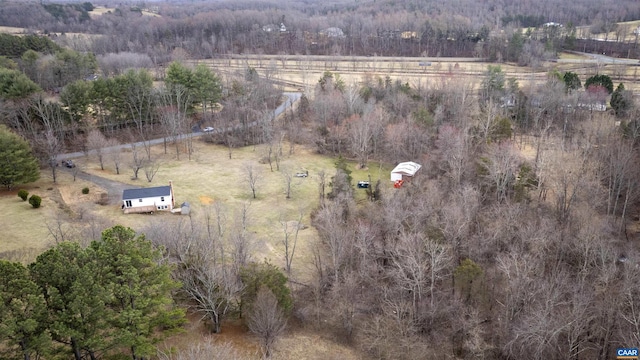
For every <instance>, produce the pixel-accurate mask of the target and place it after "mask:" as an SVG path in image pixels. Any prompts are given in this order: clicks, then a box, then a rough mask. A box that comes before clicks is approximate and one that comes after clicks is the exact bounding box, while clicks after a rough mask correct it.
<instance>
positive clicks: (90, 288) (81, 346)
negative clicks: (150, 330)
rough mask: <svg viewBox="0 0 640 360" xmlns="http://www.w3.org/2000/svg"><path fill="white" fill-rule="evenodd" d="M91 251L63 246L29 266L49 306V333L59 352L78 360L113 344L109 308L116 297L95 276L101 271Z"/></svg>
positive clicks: (95, 353)
mask: <svg viewBox="0 0 640 360" xmlns="http://www.w3.org/2000/svg"><path fill="white" fill-rule="evenodd" d="M100 267H101V266H100V264H98V263H96V261H95V259H94V256H93V254H92V252H91V251H90V250H85V249H82V248H81V247H80V245H78V244H76V243H67V242H65V243H61V244H58V246H56V247H55V248H53V249H50V250H48V251H46V252H44V253H43V254H41V255H40V256H38V258H37V259H36V262H35V263H33V264H31V266H30V267H29V269H30V271H31V275H32V277H33V279H34V281H35V282H36V283H37V284H38V285H39V286H40V288H41V290H42V292H43V294H44V298H45V301H46V304H47V308H48V312H49V317H48V323H49V331H50V332H51V337H52V338H53V340H54V341H56V342H57V343H58V344H59V345H60V346H59V347H58V350H59V351H61V352H63V353H69V350H70V351H71V354H72V355H73V357H74V359H75V360H81V359H85V358H91V359H95V358H97V357H98V354H99V353H100V352H102V351H106V350H107V349H108V348H110V347H111V346H112V345H113V343H112V341H113V340H112V339H113V336H114V334H115V333H116V332H115V331H114V329H113V328H110V327H109V326H108V325H109V323H108V319H109V315H110V313H109V311H108V310H107V308H106V305H107V304H108V303H109V302H110V299H111V298H113V295H112V294H111V293H110V291H109V290H110V289H108V288H106V287H105V286H104V284H102V283H101V281H100V279H99V278H97V277H96V274H97V273H98V272H99V270H100Z"/></svg>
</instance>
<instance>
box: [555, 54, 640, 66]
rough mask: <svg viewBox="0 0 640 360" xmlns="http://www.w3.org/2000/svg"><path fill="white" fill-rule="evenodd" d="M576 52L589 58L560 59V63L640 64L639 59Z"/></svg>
mask: <svg viewBox="0 0 640 360" xmlns="http://www.w3.org/2000/svg"><path fill="white" fill-rule="evenodd" d="M573 53H574V54H578V55H582V56H586V57H588V59H558V60H557V62H559V63H569V64H612V65H640V60H637V59H621V58H614V57H611V56H606V55H601V54H591V53H583V52H577V51H574V52H573Z"/></svg>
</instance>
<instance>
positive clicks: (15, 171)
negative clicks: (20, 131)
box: [0, 125, 40, 190]
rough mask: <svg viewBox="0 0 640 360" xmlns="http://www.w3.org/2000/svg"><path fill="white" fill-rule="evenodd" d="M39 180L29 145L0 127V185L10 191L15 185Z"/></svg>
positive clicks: (38, 171)
mask: <svg viewBox="0 0 640 360" xmlns="http://www.w3.org/2000/svg"><path fill="white" fill-rule="evenodd" d="M39 178H40V168H39V166H38V161H37V160H36V158H35V157H34V156H33V153H32V152H31V147H30V146H29V143H27V142H26V141H25V140H24V139H22V138H21V137H20V136H18V135H16V134H14V133H12V132H11V131H9V129H7V128H6V127H5V126H3V125H0V184H2V185H4V186H6V187H7V189H9V190H11V188H12V187H13V185H15V184H26V183H30V182H33V181H36V180H38V179H39Z"/></svg>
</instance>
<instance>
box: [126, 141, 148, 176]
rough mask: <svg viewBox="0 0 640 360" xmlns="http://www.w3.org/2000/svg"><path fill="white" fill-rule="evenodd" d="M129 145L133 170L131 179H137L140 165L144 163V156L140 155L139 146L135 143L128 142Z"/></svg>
mask: <svg viewBox="0 0 640 360" xmlns="http://www.w3.org/2000/svg"><path fill="white" fill-rule="evenodd" d="M130 147H131V163H130V166H131V169H132V170H133V179H134V180H137V179H138V172H140V169H142V167H143V166H144V163H145V159H144V157H142V156H141V154H140V148H139V147H138V146H137V145H136V143H133V142H132V143H131V144H130Z"/></svg>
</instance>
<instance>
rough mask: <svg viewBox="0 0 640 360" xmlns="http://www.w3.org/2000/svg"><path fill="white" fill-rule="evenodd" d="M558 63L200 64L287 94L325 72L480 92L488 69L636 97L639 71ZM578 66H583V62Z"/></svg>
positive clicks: (274, 60)
mask: <svg viewBox="0 0 640 360" xmlns="http://www.w3.org/2000/svg"><path fill="white" fill-rule="evenodd" d="M560 58H561V60H564V62H563V61H558V62H545V63H543V64H542V66H541V67H539V68H536V69H534V68H530V67H523V66H517V65H514V64H510V63H502V64H496V63H490V62H483V61H481V59H474V58H392V57H375V56H374V57H366V56H335V57H327V56H302V55H296V56H293V55H262V56H256V55H230V56H228V57H221V58H215V59H206V60H194V61H193V63H203V64H206V65H207V66H209V67H211V68H212V69H213V70H215V71H216V72H218V73H220V74H222V75H223V76H225V75H230V74H242V73H243V72H244V71H246V69H247V68H249V67H252V68H254V69H256V70H257V71H258V72H259V73H260V74H262V75H268V76H269V77H270V78H271V79H274V81H275V82H276V83H278V84H280V86H281V87H282V88H283V89H284V90H289V91H305V92H307V93H311V90H312V89H313V87H315V85H316V84H317V83H318V80H319V79H320V78H321V77H322V75H323V73H324V72H325V71H331V72H332V73H334V74H339V75H340V77H341V78H342V79H343V80H344V81H345V82H346V83H347V84H350V83H359V84H362V83H364V82H365V81H371V80H373V81H375V80H376V79H377V78H382V79H384V78H385V77H389V78H390V79H391V80H392V81H395V80H400V81H402V82H408V83H409V84H410V85H411V86H414V87H419V86H432V85H433V84H438V83H440V82H442V81H448V80H449V79H461V80H462V81H464V82H465V83H469V84H472V85H474V86H475V87H479V85H480V83H481V82H482V77H483V75H484V73H485V72H486V70H487V67H488V66H489V65H499V66H500V67H501V68H502V70H503V72H504V73H505V75H506V77H507V78H514V79H516V80H517V81H518V83H519V85H520V86H523V87H527V86H532V85H535V84H541V83H543V82H545V81H546V80H547V76H548V74H549V72H550V71H552V70H557V71H559V72H564V71H573V72H576V73H577V74H578V75H580V77H581V78H582V80H583V81H584V80H586V78H587V77H589V76H592V75H595V74H606V75H609V76H611V77H612V79H613V80H614V82H616V83H617V82H624V83H625V87H626V88H627V89H629V90H632V91H634V92H636V93H638V92H640V84H638V66H633V65H629V64H624V63H621V64H615V63H613V64H604V63H598V62H596V61H594V60H593V59H589V58H586V57H582V56H580V55H576V54H569V53H566V54H562V55H561V57H560ZM580 60H584V62H581V61H580Z"/></svg>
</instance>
